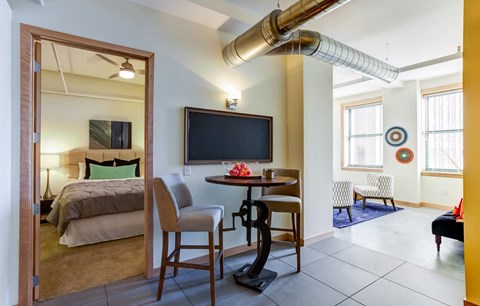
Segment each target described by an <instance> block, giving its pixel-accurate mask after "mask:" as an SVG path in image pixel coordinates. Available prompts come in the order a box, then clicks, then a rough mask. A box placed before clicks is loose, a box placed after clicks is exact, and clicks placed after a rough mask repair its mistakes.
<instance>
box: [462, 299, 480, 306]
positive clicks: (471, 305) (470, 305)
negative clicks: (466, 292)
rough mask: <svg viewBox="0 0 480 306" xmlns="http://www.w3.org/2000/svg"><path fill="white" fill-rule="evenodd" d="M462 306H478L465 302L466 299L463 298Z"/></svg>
mask: <svg viewBox="0 0 480 306" xmlns="http://www.w3.org/2000/svg"><path fill="white" fill-rule="evenodd" d="M463 306H479V305H478V304H475V303H472V302H469V301H467V299H466V298H465V299H464V300H463Z"/></svg>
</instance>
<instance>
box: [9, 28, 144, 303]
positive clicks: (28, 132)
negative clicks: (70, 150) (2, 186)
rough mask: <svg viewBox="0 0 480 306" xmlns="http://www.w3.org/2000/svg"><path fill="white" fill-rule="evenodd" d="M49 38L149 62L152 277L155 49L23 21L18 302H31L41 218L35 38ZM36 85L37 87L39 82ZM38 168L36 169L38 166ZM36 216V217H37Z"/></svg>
mask: <svg viewBox="0 0 480 306" xmlns="http://www.w3.org/2000/svg"><path fill="white" fill-rule="evenodd" d="M42 39H45V40H49V41H53V42H58V43H61V44H64V45H68V46H71V47H76V48H80V49H85V50H90V51H94V52H100V53H110V54H115V55H118V56H122V57H128V58H131V59H137V60H143V61H145V148H144V150H145V161H144V162H145V208H144V209H145V236H144V244H145V257H144V261H145V271H144V275H145V277H147V278H151V277H153V67H154V53H152V52H147V51H143V50H138V49H133V48H129V47H124V46H119V45H115V44H110V43H106V42H102V41H97V40H92V39H88V38H83V37H80V36H75V35H70V34H65V33H61V32H56V31H51V30H47V29H43V28H39V27H34V26H30V25H26V24H21V25H20V152H19V154H20V202H19V210H20V221H19V223H20V224H19V271H18V278H19V284H18V305H20V306H23V305H32V304H33V299H34V296H33V281H32V276H33V273H34V269H35V268H36V267H34V259H35V254H34V243H35V239H34V229H35V226H36V223H37V222H39V217H33V206H32V204H33V203H34V202H35V192H38V191H36V190H35V184H37V183H38V182H37V180H39V176H38V175H36V174H38V169H39V168H35V167H39V160H40V153H39V152H38V150H36V149H35V145H34V143H33V133H34V132H35V131H36V130H35V125H38V124H39V123H38V122H36V120H35V118H39V116H40V105H36V103H35V99H34V97H35V91H36V90H39V89H38V88H36V87H38V84H35V82H34V79H35V73H34V69H33V68H34V67H33V66H34V65H33V62H34V55H35V52H34V51H35V41H36V40H42ZM36 85H37V86H36ZM35 169H37V171H34V170H35ZM37 219H38V220H37Z"/></svg>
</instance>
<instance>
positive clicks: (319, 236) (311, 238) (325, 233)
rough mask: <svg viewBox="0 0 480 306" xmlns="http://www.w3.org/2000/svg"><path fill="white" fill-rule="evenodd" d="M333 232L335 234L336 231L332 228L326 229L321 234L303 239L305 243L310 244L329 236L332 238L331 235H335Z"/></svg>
mask: <svg viewBox="0 0 480 306" xmlns="http://www.w3.org/2000/svg"><path fill="white" fill-rule="evenodd" d="M333 234H334V231H333V229H332V230H329V231H326V232H324V233H321V234H320V235H317V236H313V237H310V238H307V239H305V240H303V242H304V245H310V244H313V243H315V242H319V241H322V240H325V239H327V238H331V237H333Z"/></svg>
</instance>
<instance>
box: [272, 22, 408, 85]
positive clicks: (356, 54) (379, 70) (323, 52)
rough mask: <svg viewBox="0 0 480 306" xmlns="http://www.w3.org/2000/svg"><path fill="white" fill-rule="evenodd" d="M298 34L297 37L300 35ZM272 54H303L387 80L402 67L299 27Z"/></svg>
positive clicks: (395, 75) (389, 80)
mask: <svg viewBox="0 0 480 306" xmlns="http://www.w3.org/2000/svg"><path fill="white" fill-rule="evenodd" d="M297 34H298V37H297ZM268 54H270V55H288V54H303V55H308V56H311V57H314V58H316V59H318V60H321V61H323V62H327V63H330V64H332V65H334V66H340V67H344V68H347V69H350V70H353V71H356V72H359V73H361V74H363V75H366V76H370V77H373V78H377V79H379V80H382V81H385V82H388V83H390V82H392V81H394V80H395V79H396V78H397V76H398V73H399V70H398V69H397V68H396V67H394V66H392V65H390V64H387V63H385V62H383V61H380V60H378V59H376V58H374V57H372V56H370V55H368V54H365V53H363V52H360V51H358V50H356V49H354V48H352V47H349V46H347V45H345V44H343V43H341V42H339V41H336V40H334V39H332V38H330V37H328V36H325V35H322V34H320V33H318V32H312V31H305V30H298V31H297V32H295V33H294V35H293V38H292V39H291V40H290V41H289V42H287V43H285V44H283V45H281V46H280V47H277V48H275V49H273V50H272V51H270V52H269V53H268Z"/></svg>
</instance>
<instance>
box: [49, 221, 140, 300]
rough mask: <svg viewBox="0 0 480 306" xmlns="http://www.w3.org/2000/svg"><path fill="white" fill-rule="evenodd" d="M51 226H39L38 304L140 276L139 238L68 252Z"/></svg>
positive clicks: (82, 247)
mask: <svg viewBox="0 0 480 306" xmlns="http://www.w3.org/2000/svg"><path fill="white" fill-rule="evenodd" d="M58 240H59V238H58V235H57V233H56V232H55V229H54V227H53V225H51V224H49V223H47V224H41V225H40V300H42V301H43V300H47V299H51V298H54V297H58V296H61V295H65V294H68V293H72V292H76V291H81V290H84V289H87V288H91V287H96V286H98V285H102V284H106V283H110V282H113V281H117V280H121V279H125V278H129V277H132V276H135V275H139V274H142V273H143V260H144V244H143V243H144V242H143V236H136V237H132V238H126V239H121V240H116V241H108V242H102V243H96V244H91V245H85V246H79V247H74V248H68V247H67V246H64V245H60V244H59V243H58Z"/></svg>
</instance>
